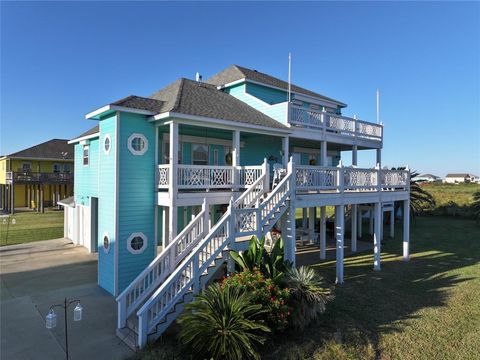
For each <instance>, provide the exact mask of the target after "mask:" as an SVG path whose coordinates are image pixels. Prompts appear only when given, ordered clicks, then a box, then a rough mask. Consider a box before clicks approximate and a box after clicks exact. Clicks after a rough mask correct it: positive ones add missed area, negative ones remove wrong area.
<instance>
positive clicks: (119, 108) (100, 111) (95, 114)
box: [85, 105, 155, 120]
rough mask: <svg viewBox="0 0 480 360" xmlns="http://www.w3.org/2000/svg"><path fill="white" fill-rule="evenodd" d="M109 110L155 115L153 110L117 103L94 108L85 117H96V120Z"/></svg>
mask: <svg viewBox="0 0 480 360" xmlns="http://www.w3.org/2000/svg"><path fill="white" fill-rule="evenodd" d="M109 111H121V112H126V113H132V114H140V115H149V116H151V115H155V113H154V112H153V111H149V110H142V109H134V108H129V107H125V106H117V105H105V106H103V107H101V108H100V109H97V110H94V111H92V112H90V113H88V114H87V115H85V119H87V120H88V119H94V120H99V118H98V116H99V115H102V114H104V113H106V112H109Z"/></svg>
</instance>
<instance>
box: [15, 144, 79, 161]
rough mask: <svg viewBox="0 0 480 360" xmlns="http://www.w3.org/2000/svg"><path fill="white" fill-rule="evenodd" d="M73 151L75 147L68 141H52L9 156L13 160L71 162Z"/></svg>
mask: <svg viewBox="0 0 480 360" xmlns="http://www.w3.org/2000/svg"><path fill="white" fill-rule="evenodd" d="M73 151H74V150H73V145H71V144H68V140H64V139H52V140H48V141H45V142H43V143H41V144H38V145H35V146H32V147H29V148H27V149H24V150H20V151H17V152H14V153H12V154H10V155H7V156H8V157H12V158H35V159H58V160H71V159H73V156H74V154H73ZM62 153H63V154H62Z"/></svg>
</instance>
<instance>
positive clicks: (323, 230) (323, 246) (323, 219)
mask: <svg viewBox="0 0 480 360" xmlns="http://www.w3.org/2000/svg"><path fill="white" fill-rule="evenodd" d="M326 215H327V208H326V206H322V207H320V259H322V260H325V259H326V258H327V216H326Z"/></svg>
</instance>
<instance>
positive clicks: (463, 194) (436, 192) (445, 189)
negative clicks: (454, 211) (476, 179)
mask: <svg viewBox="0 0 480 360" xmlns="http://www.w3.org/2000/svg"><path fill="white" fill-rule="evenodd" d="M422 188H424V189H425V190H427V191H428V192H429V193H430V194H432V196H433V197H434V199H435V201H436V203H437V207H439V206H443V205H447V204H449V203H455V204H457V205H459V206H469V205H471V204H472V200H473V193H475V192H476V191H480V184H443V183H423V184H422Z"/></svg>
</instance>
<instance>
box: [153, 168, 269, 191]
mask: <svg viewBox="0 0 480 360" xmlns="http://www.w3.org/2000/svg"><path fill="white" fill-rule="evenodd" d="M176 171H177V189H179V190H180V189H190V190H200V189H202V190H203V189H226V188H242V187H246V186H249V185H252V184H253V183H254V182H255V181H256V180H257V179H258V178H259V177H260V176H262V174H263V173H264V172H265V171H266V170H265V165H259V166H217V165H183V164H179V165H177V166H176ZM157 179H158V188H159V189H167V188H168V187H169V185H170V181H171V165H170V164H164V165H158V173H157Z"/></svg>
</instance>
